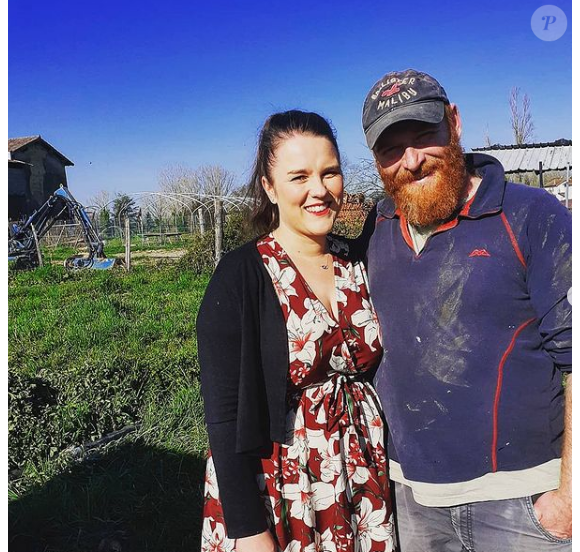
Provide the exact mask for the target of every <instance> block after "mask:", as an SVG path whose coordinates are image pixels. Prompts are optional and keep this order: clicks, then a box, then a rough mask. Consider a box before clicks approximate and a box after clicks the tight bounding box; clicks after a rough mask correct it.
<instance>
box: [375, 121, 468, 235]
mask: <svg viewBox="0 0 580 552" xmlns="http://www.w3.org/2000/svg"><path fill="white" fill-rule="evenodd" d="M460 132H461V122H460V120H459V115H458V113H457V111H455V110H452V112H451V116H450V117H449V122H448V120H447V119H443V121H441V122H440V123H438V124H430V123H423V122H420V121H402V122H400V123H396V124H394V125H393V126H391V127H389V128H388V129H387V130H386V131H385V132H384V133H383V134H381V136H380V138H379V140H378V141H377V143H376V145H375V148H374V149H373V153H374V155H375V161H376V165H377V169H378V171H379V174H380V176H381V179H382V180H383V183H384V185H385V190H386V191H387V193H388V194H389V195H390V196H391V197H392V198H393V200H394V201H395V205H396V206H397V207H398V208H399V209H400V210H401V212H402V213H403V215H404V216H405V218H406V219H407V220H408V221H409V222H410V223H411V224H413V225H415V226H423V227H424V226H431V225H434V224H438V223H441V222H442V221H445V220H447V219H449V218H450V217H451V216H452V215H453V214H454V213H455V211H456V210H457V209H458V207H459V205H460V202H461V199H462V196H463V193H464V191H465V187H466V184H467V179H466V171H465V161H464V159H463V151H462V149H461V146H460V144H459V134H460Z"/></svg>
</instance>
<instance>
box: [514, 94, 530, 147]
mask: <svg viewBox="0 0 580 552" xmlns="http://www.w3.org/2000/svg"><path fill="white" fill-rule="evenodd" d="M509 106H510V122H511V127H512V132H513V134H514V141H515V143H516V144H518V145H521V144H528V143H530V142H531V141H533V139H534V122H533V120H532V111H531V107H530V97H529V96H528V95H527V94H525V93H524V95H523V96H522V98H521V101H520V89H519V87H517V86H514V87H513V88H512V89H511V91H510V96H509Z"/></svg>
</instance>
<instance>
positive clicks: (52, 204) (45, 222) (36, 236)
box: [8, 184, 117, 270]
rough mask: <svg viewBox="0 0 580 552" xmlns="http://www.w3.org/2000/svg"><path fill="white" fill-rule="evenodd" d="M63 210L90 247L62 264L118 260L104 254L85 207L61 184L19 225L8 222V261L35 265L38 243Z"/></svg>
mask: <svg viewBox="0 0 580 552" xmlns="http://www.w3.org/2000/svg"><path fill="white" fill-rule="evenodd" d="M65 210H68V218H70V219H75V220H77V221H78V222H79V223H80V225H81V228H82V230H83V235H84V238H85V242H86V244H87V247H88V250H89V253H88V255H87V256H82V255H76V256H74V257H69V258H68V259H67V260H66V261H65V263H64V264H65V266H66V267H67V268H73V269H81V268H94V269H100V270H106V269H109V268H112V267H113V266H114V265H115V262H116V261H117V259H108V258H107V257H106V256H105V252H104V250H103V247H104V244H103V240H101V238H100V237H99V235H98V234H97V231H96V230H95V228H94V226H93V225H92V223H91V220H90V218H89V217H88V215H87V213H86V211H85V209H84V207H83V206H82V205H81V204H80V203H79V202H78V201H77V200H76V199H75V198H74V197H73V196H72V194H71V193H70V192H69V191H68V189H67V188H65V187H64V186H63V185H62V184H61V186H60V188H58V190H56V191H55V192H54V193H53V194H52V195H51V196H50V197H49V198H48V200H47V201H46V203H45V204H44V205H42V207H40V208H39V209H37V210H36V211H34V213H32V215H30V217H28V220H26V222H24V223H23V224H22V225H21V226H19V225H17V224H12V225H10V227H9V228H8V261H11V262H13V263H14V266H15V267H16V268H35V267H37V266H38V265H39V264H40V261H41V253H40V247H39V242H40V240H41V239H42V237H43V236H44V235H45V234H46V233H47V232H48V231H49V230H50V228H51V227H52V225H53V224H54V223H55V222H56V220H57V219H59V217H60V216H61V215H62V214H63V213H64V212H65Z"/></svg>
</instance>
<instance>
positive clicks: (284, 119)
mask: <svg viewBox="0 0 580 552" xmlns="http://www.w3.org/2000/svg"><path fill="white" fill-rule="evenodd" d="M294 134H310V135H312V136H320V137H322V138H326V139H328V140H329V141H330V143H331V144H332V145H333V146H334V149H335V150H336V155H337V156H338V160H339V162H340V153H339V151H338V144H337V142H336V133H335V131H334V129H333V128H332V126H331V125H330V123H329V122H328V121H327V120H326V119H325V118H324V117H322V116H320V115H318V114H317V113H311V112H306V111H298V110H291V111H284V112H281V113H274V114H273V115H271V116H270V117H268V118H267V119H266V122H265V123H264V126H263V127H262V130H261V131H260V135H259V138H258V148H257V152H256V160H255V161H254V169H253V171H252V177H251V179H250V182H249V189H248V195H249V197H250V198H251V199H253V201H254V205H253V208H252V214H251V215H250V222H251V223H252V226H253V227H254V229H255V230H256V231H257V232H258V234H259V235H263V234H268V233H269V232H271V231H272V230H274V229H276V228H277V227H278V224H279V217H278V207H277V206H276V205H274V204H272V203H271V202H270V200H269V199H268V196H267V194H266V192H265V190H264V188H263V187H262V177H263V176H265V177H266V178H267V179H268V180H272V179H271V175H270V172H271V171H270V169H271V167H272V165H273V163H274V157H275V152H276V149H277V147H278V146H279V144H280V142H281V141H283V140H285V139H287V138H290V136H292V135H294Z"/></svg>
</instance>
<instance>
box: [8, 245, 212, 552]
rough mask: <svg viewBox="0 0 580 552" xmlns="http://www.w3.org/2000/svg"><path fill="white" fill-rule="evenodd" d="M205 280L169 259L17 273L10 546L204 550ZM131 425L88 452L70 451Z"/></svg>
mask: <svg viewBox="0 0 580 552" xmlns="http://www.w3.org/2000/svg"><path fill="white" fill-rule="evenodd" d="M168 245H173V244H168ZM107 252H108V253H109V251H108V250H107ZM68 254H69V253H65V254H64V256H65V257H66V256H67V255H68ZM207 282H208V276H196V275H194V274H193V273H192V272H191V271H187V270H180V269H179V268H178V267H177V266H169V265H168V266H163V267H161V268H156V269H155V268H145V267H135V269H134V270H133V271H131V272H130V273H126V272H124V271H121V270H113V271H104V272H97V271H86V272H82V271H81V272H66V271H65V270H64V268H61V267H60V266H45V267H43V268H41V269H37V270H35V271H30V272H22V273H11V274H10V278H9V324H8V331H9V353H8V355H9V380H10V382H9V394H10V397H9V402H10V405H9V426H10V427H9V468H10V470H11V477H10V488H9V528H10V550H15V551H18V550H27V551H31V552H34V551H36V550H38V551H43V552H48V551H50V550H59V551H81V550H83V551H88V550H99V551H101V552H103V551H107V550H134V551H157V550H159V551H161V550H163V551H171V550H175V551H181V550H191V549H196V548H199V531H200V524H201V518H200V515H201V485H202V483H201V482H202V480H203V478H202V474H203V467H204V457H205V451H206V448H207V436H206V433H205V427H204V424H203V410H202V401H201V396H200V391H199V382H198V374H199V367H198V364H197V346H196V340H195V317H196V314H197V310H198V308H199V304H200V302H201V298H202V297H203V293H204V291H205V287H206V285H207ZM133 424H137V427H138V430H137V431H136V432H134V433H132V434H131V435H130V437H128V438H125V439H124V440H122V441H121V442H119V443H112V444H109V445H107V446H106V447H104V448H102V449H98V450H96V451H95V452H94V453H91V454H90V455H89V456H88V458H85V460H84V461H82V462H78V461H75V460H73V459H72V457H71V456H70V454H69V453H68V452H67V451H68V449H69V448H70V447H73V446H79V445H82V444H83V443H86V442H88V441H93V440H95V439H98V438H100V437H102V436H103V435H105V434H107V433H109V432H111V431H113V430H117V429H120V428H123V427H125V426H127V425H133Z"/></svg>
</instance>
